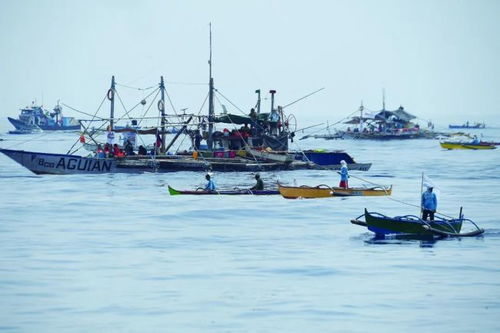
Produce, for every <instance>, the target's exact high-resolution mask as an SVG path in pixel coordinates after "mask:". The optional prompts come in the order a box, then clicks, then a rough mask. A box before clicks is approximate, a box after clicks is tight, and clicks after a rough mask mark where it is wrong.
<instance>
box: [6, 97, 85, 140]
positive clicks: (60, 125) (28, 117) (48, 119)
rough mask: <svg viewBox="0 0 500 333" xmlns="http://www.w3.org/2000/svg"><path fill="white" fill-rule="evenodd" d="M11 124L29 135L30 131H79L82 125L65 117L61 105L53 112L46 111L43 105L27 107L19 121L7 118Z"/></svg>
mask: <svg viewBox="0 0 500 333" xmlns="http://www.w3.org/2000/svg"><path fill="white" fill-rule="evenodd" d="M7 119H8V120H9V122H10V123H11V124H12V125H13V126H14V127H15V128H16V130H18V131H24V132H26V133H29V132H30V131H34V132H35V131H38V130H40V129H41V130H44V131H61V130H79V129H80V123H79V122H78V120H76V119H75V118H74V117H64V116H63V115H62V107H61V106H60V105H59V103H58V104H57V105H56V106H55V107H54V109H53V110H52V112H50V111H48V110H46V109H44V108H43V107H42V106H41V105H35V103H33V104H32V105H31V106H27V107H25V108H22V109H21V113H20V114H19V116H18V119H15V118H11V117H7Z"/></svg>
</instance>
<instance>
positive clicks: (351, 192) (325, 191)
mask: <svg viewBox="0 0 500 333" xmlns="http://www.w3.org/2000/svg"><path fill="white" fill-rule="evenodd" d="M278 190H279V192H280V194H281V195H282V196H283V197H284V198H287V199H297V198H305V199H313V198H329V197H346V196H381V195H391V193H392V185H391V186H390V187H349V188H347V189H346V188H342V187H330V186H328V185H324V184H322V185H318V186H314V187H312V186H306V185H303V186H283V185H281V184H278Z"/></svg>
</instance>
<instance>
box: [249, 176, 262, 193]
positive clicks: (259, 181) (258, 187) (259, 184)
mask: <svg viewBox="0 0 500 333" xmlns="http://www.w3.org/2000/svg"><path fill="white" fill-rule="evenodd" d="M255 180H256V181H257V183H255V185H254V186H253V187H252V188H250V191H263V190H264V182H263V181H262V179H260V175H259V174H256V175H255Z"/></svg>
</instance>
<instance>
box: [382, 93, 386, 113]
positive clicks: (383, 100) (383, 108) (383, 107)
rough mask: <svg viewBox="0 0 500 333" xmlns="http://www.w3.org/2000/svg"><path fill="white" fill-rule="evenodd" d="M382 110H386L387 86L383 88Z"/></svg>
mask: <svg viewBox="0 0 500 333" xmlns="http://www.w3.org/2000/svg"><path fill="white" fill-rule="evenodd" d="M382 110H385V88H384V89H382Z"/></svg>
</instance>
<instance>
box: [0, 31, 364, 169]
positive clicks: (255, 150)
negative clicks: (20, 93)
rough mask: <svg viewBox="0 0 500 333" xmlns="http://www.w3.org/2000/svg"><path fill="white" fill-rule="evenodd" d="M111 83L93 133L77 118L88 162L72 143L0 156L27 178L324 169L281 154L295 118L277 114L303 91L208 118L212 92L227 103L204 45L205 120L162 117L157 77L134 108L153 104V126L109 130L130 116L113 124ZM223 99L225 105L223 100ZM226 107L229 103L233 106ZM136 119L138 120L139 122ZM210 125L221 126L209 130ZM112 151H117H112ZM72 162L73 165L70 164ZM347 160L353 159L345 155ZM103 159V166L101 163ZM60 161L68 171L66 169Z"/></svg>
mask: <svg viewBox="0 0 500 333" xmlns="http://www.w3.org/2000/svg"><path fill="white" fill-rule="evenodd" d="M210 35H211V34H210ZM210 40H211V37H210ZM210 44H211V42H210ZM116 86H117V83H116V82H115V77H114V76H113V77H112V79H111V87H110V88H109V90H108V91H107V94H106V97H107V99H108V100H109V102H110V116H109V118H99V117H98V118H97V119H94V117H93V119H91V120H90V123H92V124H94V122H95V121H101V122H102V125H101V126H99V127H97V128H95V126H93V127H92V128H90V125H86V123H85V121H81V124H82V127H83V133H82V134H81V136H80V140H79V141H80V143H81V144H85V145H86V146H87V147H89V146H90V145H89V144H91V145H92V146H93V147H95V149H96V151H95V152H94V153H95V156H94V157H83V156H77V155H74V153H75V152H76V151H77V150H78V148H76V149H74V146H75V145H76V144H78V141H77V142H76V143H75V145H74V146H73V147H71V149H70V150H69V151H68V153H67V154H65V155H61V154H47V153H39V152H30V151H22V150H10V149H9V150H6V149H2V150H0V152H2V153H4V154H6V155H7V156H9V157H11V158H12V159H14V160H15V161H16V162H18V163H20V164H21V165H23V166H25V167H26V168H28V169H29V170H31V171H33V172H34V173H39V174H42V173H49V174H50V173H52V174H64V173H90V171H92V173H95V172H101V173H105V172H144V171H158V172H170V171H184V170H196V171H209V170H212V171H268V170H296V169H314V168H325V164H322V165H319V164H317V163H314V162H312V161H311V160H310V159H303V158H296V156H297V155H299V154H300V155H302V156H304V154H302V153H299V152H297V151H290V150H289V142H290V141H292V140H293V137H294V135H295V134H294V132H295V131H296V129H297V128H296V121H295V117H293V115H288V116H287V115H286V114H285V113H284V109H285V108H286V107H288V106H290V105H292V104H294V103H295V102H297V101H299V100H302V99H303V98H305V97H307V96H310V95H311V94H308V95H306V96H304V97H302V98H300V99H298V100H296V101H294V102H292V103H289V104H287V105H285V106H283V107H281V106H277V107H275V105H274V97H275V94H276V91H275V90H271V91H270V94H271V109H270V112H268V113H265V112H261V110H260V109H261V108H260V101H261V98H260V90H257V91H256V92H257V94H258V100H257V104H256V107H255V109H253V110H252V111H251V112H250V113H249V114H248V115H247V114H245V113H244V112H242V111H241V109H239V108H237V107H236V108H237V109H238V110H239V111H240V112H241V113H242V114H231V113H228V112H227V111H226V109H225V107H224V106H222V110H223V112H222V113H220V114H218V115H217V114H216V113H215V106H214V94H215V93H218V94H219V95H220V96H221V98H225V99H226V100H227V98H226V97H225V96H223V95H222V94H221V93H220V91H219V90H216V89H215V88H214V79H213V77H212V50H211V48H210V59H209V84H208V86H209V91H208V116H204V115H199V114H185V113H183V114H182V115H179V114H174V115H168V114H167V113H166V107H165V106H166V103H165V102H166V99H165V95H166V94H167V92H166V89H165V84H164V80H163V77H161V80H160V84H159V85H158V86H157V87H156V89H155V90H153V91H152V92H151V93H149V95H148V96H146V97H145V98H143V99H142V100H141V101H140V103H138V104H137V105H141V104H142V105H143V106H144V107H146V104H147V103H149V106H147V108H146V109H147V110H149V109H151V107H152V106H153V105H156V106H157V108H158V111H159V113H160V115H159V117H149V118H153V119H156V120H158V121H159V122H160V126H155V127H151V128H144V126H141V127H140V129H138V128H125V129H117V128H116V122H117V121H119V120H123V119H126V120H129V119H128V118H130V112H131V111H132V110H133V109H134V108H135V106H134V107H133V108H132V109H129V110H125V116H123V117H121V118H118V119H117V118H116V117H115V108H114V106H115V98H116V95H117V89H116ZM151 88H152V87H151ZM320 90H321V89H320ZM318 91H319V90H318ZM313 93H314V92H313ZM151 96H153V97H151ZM158 96H159V97H158ZM150 97H151V98H150ZM157 98H158V99H157ZM146 99H148V101H146ZM169 99H170V98H169ZM228 102H230V101H229V100H228ZM230 103H231V104H232V105H233V106H234V103H232V102H230ZM101 105H102V103H101ZM122 105H123V103H122ZM137 105H136V106H137ZM98 111H99V110H98ZM174 111H175V110H174ZM86 114H87V113H86ZM126 117H127V118H126ZM168 117H175V119H176V120H175V121H170V122H169V121H167V118H168ZM144 119H146V117H144ZM169 119H171V118H169ZM139 120H140V121H141V120H142V119H139ZM138 125H142V124H138ZM167 125H170V126H175V127H176V128H178V129H179V131H178V132H177V133H176V134H175V135H174V136H173V137H172V138H171V139H170V142H168V143H167V134H169V133H168V127H167ZM216 126H222V127H219V129H217V127H216ZM228 127H232V129H231V130H230V129H229V128H228ZM103 129H106V133H107V138H106V141H107V142H106V143H105V142H99V140H98V138H96V137H95V136H96V133H102V130H103ZM120 132H121V133H122V135H123V134H124V133H128V134H132V135H130V136H129V135H127V137H126V139H125V140H123V141H124V142H125V143H124V144H122V146H121V147H120V146H118V144H117V145H116V146H114V143H115V142H114V139H115V133H120ZM135 135H153V136H154V139H153V140H154V146H153V149H151V150H148V149H146V148H145V147H146V146H147V145H146V144H145V141H143V145H141V146H142V147H141V146H139V147H137V145H136V144H134V143H135V142H137V141H138V140H136V139H135ZM181 135H183V136H184V137H185V138H186V137H188V138H189V141H190V143H191V147H190V148H189V149H180V148H179V147H180V145H179V146H178V148H177V150H174V144H176V142H177V140H178V138H179V137H180V136H181ZM153 140H151V141H153ZM151 141H148V142H151ZM202 141H205V142H206V144H202ZM121 148H123V150H125V152H124V153H123V152H122V151H121V150H122V149H121ZM115 149H116V150H117V152H118V154H115V153H114V150H115ZM330 154H331V155H335V154H337V153H336V152H330ZM338 154H339V158H340V156H342V158H344V157H345V153H338ZM305 156H307V155H305ZM75 159H76V160H77V161H76V162H75ZM103 159H104V160H103ZM337 160H338V159H337ZM349 160H350V161H352V162H354V160H352V158H350V159H349ZM103 161H106V164H104V165H106V167H102V168H100V167H99V168H98V167H95V168H94V165H100V166H102V165H103V163H104V162H103ZM111 161H112V162H111ZM108 162H109V163H110V164H107V163H108ZM68 163H69V165H70V167H68ZM75 163H76V164H75ZM85 163H87V164H85ZM88 163H90V164H88ZM90 165H92V166H90ZM79 166H80V167H79ZM327 166H328V165H327ZM348 166H349V167H350V168H351V169H356V163H355V162H354V163H348ZM331 167H332V168H335V167H338V166H337V165H333V166H331ZM368 168H369V164H364V165H363V166H360V167H359V169H360V170H367V169H368Z"/></svg>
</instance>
